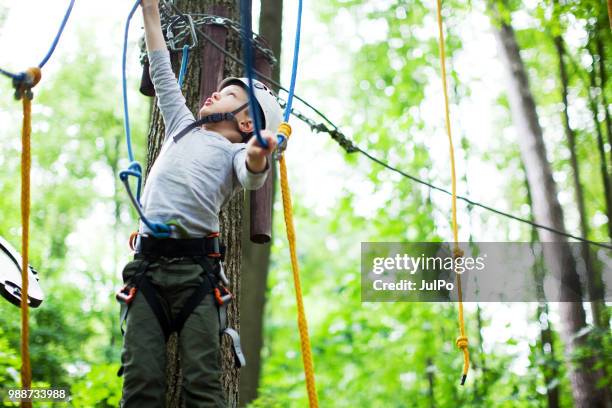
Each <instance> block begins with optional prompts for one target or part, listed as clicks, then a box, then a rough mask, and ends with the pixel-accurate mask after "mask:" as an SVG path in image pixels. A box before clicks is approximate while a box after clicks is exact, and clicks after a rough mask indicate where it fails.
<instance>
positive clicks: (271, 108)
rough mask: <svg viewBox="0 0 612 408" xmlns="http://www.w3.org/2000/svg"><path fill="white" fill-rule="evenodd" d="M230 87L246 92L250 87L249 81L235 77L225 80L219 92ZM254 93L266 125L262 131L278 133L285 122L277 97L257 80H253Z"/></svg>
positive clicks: (218, 89)
mask: <svg viewBox="0 0 612 408" xmlns="http://www.w3.org/2000/svg"><path fill="white" fill-rule="evenodd" d="M228 85H239V86H241V87H243V88H244V89H245V90H246V89H247V87H248V86H249V79H248V78H235V77H229V78H225V79H224V80H223V81H221V83H220V84H219V86H218V87H217V91H221V89H223V88H225V87H226V86H228ZM253 91H254V93H255V99H256V100H257V102H258V104H259V107H260V108H261V111H262V112H263V116H264V121H265V123H263V124H262V129H268V130H269V131H271V132H273V133H276V131H277V130H278V126H279V125H280V124H281V122H282V121H283V112H282V110H281V107H280V105H279V104H278V101H277V100H276V95H274V92H272V90H271V89H270V88H268V87H267V86H266V85H264V84H263V83H261V82H260V81H258V80H256V79H253Z"/></svg>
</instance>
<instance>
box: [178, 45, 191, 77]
mask: <svg viewBox="0 0 612 408" xmlns="http://www.w3.org/2000/svg"><path fill="white" fill-rule="evenodd" d="M188 62H189V46H188V45H183V58H182V59H181V70H180V71H179V77H178V84H179V88H182V87H183V81H184V80H185V73H186V72H187V63H188Z"/></svg>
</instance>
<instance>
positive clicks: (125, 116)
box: [121, 0, 140, 162]
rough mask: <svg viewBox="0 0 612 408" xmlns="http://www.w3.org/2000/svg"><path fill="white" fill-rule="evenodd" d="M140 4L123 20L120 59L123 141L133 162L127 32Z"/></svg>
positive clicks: (135, 5)
mask: <svg viewBox="0 0 612 408" xmlns="http://www.w3.org/2000/svg"><path fill="white" fill-rule="evenodd" d="M138 6H140V0H136V2H135V3H134V6H133V7H132V9H131V10H130V14H128V18H127V21H126V22H125V30H124V32H123V56H122V59H121V70H122V76H121V77H122V81H123V127H124V129H125V141H126V143H127V151H128V158H129V159H130V162H134V152H133V151H132V132H131V129H130V113H129V112H128V96H127V74H126V66H127V45H128V32H129V30H130V22H131V20H132V17H133V16H134V13H135V12H136V10H137V9H138Z"/></svg>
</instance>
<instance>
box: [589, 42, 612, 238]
mask: <svg viewBox="0 0 612 408" xmlns="http://www.w3.org/2000/svg"><path fill="white" fill-rule="evenodd" d="M587 49H588V51H589V54H590V55H591V58H592V63H591V71H590V73H589V78H590V81H591V84H590V88H589V91H588V92H589V107H590V108H591V112H592V115H593V123H594V125H595V134H596V135H597V150H598V152H599V161H600V164H599V165H600V171H601V179H602V183H603V190H604V199H605V205H606V217H607V218H608V238H610V240H612V191H611V190H612V186H611V185H610V173H609V172H608V166H607V164H606V154H605V147H604V139H603V133H602V130H601V126H600V124H599V119H598V117H599V105H598V103H597V99H596V97H595V96H594V95H593V91H594V90H595V89H597V78H596V75H597V74H596V72H597V66H596V62H595V53H594V52H593V50H591V47H590V45H587ZM602 92H603V90H602Z"/></svg>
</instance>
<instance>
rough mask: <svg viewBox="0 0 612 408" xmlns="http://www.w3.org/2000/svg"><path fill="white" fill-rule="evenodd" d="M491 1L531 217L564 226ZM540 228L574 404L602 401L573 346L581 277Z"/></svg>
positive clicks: (530, 107)
mask: <svg viewBox="0 0 612 408" xmlns="http://www.w3.org/2000/svg"><path fill="white" fill-rule="evenodd" d="M490 5H491V6H492V11H493V15H494V17H493V19H492V20H493V21H492V22H493V31H494V34H495V37H496V39H497V40H498V44H499V52H500V55H501V57H502V58H503V60H504V62H505V64H504V66H505V67H506V69H507V70H508V71H507V72H508V80H509V84H508V85H509V86H508V96H509V100H510V108H511V111H512V117H513V122H514V124H515V127H516V128H517V133H518V137H519V147H520V151H521V157H522V160H523V163H524V165H525V170H526V172H527V181H528V183H529V186H530V188H531V193H532V195H533V197H532V198H533V212H534V218H535V220H536V222H538V223H540V224H544V225H549V226H551V227H553V228H555V229H558V230H562V231H564V230H565V226H564V222H563V212H562V210H561V205H560V204H559V201H558V199H557V188H556V185H555V182H554V180H553V178H552V172H551V169H550V164H549V163H548V161H547V159H546V150H545V146H544V140H543V136H542V128H541V127H540V124H539V122H538V116H537V112H536V106H535V101H534V98H533V95H532V94H531V90H530V89H529V81H528V78H527V72H526V70H525V66H524V63H523V61H522V59H521V56H520V53H519V47H518V44H517V41H516V37H515V34H514V30H513V29H512V27H511V26H510V25H509V24H508V23H506V22H504V21H500V19H499V18H498V17H497V15H498V13H496V10H495V9H494V7H495V5H493V4H490ZM538 233H539V237H540V240H541V241H542V242H555V243H556V245H555V246H547V247H545V251H544V258H545V260H546V264H547V265H548V268H549V270H550V271H551V272H552V273H553V275H554V276H555V278H556V280H557V281H558V282H559V294H560V297H561V298H563V299H564V300H565V302H563V303H559V312H560V314H561V318H562V321H563V329H562V331H561V335H562V337H563V340H564V341H565V345H566V353H567V361H568V371H569V376H570V381H571V384H572V392H573V395H574V402H575V404H576V407H578V408H593V407H600V406H603V401H602V400H601V399H600V396H599V393H598V392H596V388H595V383H594V381H593V375H592V374H591V372H590V371H589V361H585V360H587V359H584V358H582V359H579V358H576V351H577V349H578V348H579V347H581V346H583V345H584V344H585V341H586V338H585V335H580V334H579V333H582V332H581V331H582V330H583V329H585V328H586V320H585V312H584V308H583V306H582V290H581V288H580V280H579V278H578V274H577V272H576V264H575V261H574V259H573V256H572V254H571V251H570V248H569V245H568V243H567V240H566V239H565V238H564V237H562V236H559V235H555V234H552V233H551V232H549V231H545V230H539V231H538Z"/></svg>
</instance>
